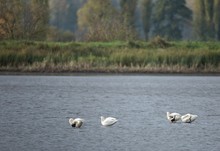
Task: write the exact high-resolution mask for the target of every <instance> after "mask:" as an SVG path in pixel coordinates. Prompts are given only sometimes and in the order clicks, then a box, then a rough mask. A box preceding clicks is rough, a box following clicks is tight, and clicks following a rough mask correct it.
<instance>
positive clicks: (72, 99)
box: [0, 76, 220, 151]
mask: <svg viewBox="0 0 220 151" xmlns="http://www.w3.org/2000/svg"><path fill="white" fill-rule="evenodd" d="M219 90H220V77H217V76H208V77H206V76H0V99H1V100H0V107H1V110H0V118H1V119H0V138H1V139H0V148H1V149H0V150H1V151H9V150H18V151H30V150H49V151H60V150H74V151H87V150H96V151H105V150H106V151H111V150H112V151H113V150H119V151H122V150H151V151H154V150H155V151H159V150H199V151H207V150H212V151H219V150H220V144H219V142H220V126H219V125H220V110H219V109H220V93H219ZM167 111H170V112H179V113H181V114H185V113H193V114H197V115H199V117H198V119H197V120H196V121H195V122H194V123H191V124H187V123H181V122H179V123H176V124H171V123H169V122H168V121H167V119H166V112H167ZM101 115H103V116H113V117H116V118H118V120H119V121H118V122H117V123H116V124H115V125H113V126H112V127H103V126H101V123H100V116H101ZM70 117H82V118H84V119H85V125H83V127H82V128H81V129H73V128H72V127H70V125H69V123H68V119H69V118H70Z"/></svg>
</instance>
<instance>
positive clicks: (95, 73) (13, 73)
mask: <svg viewBox="0 0 220 151" xmlns="http://www.w3.org/2000/svg"><path fill="white" fill-rule="evenodd" d="M99 75H102V76H136V75H137V76H140V75H141V76H152V75H153V76H220V73H217V72H181V73H180V72H98V71H83V72H33V71H31V72H26V71H25V72H24V71H0V76H99Z"/></svg>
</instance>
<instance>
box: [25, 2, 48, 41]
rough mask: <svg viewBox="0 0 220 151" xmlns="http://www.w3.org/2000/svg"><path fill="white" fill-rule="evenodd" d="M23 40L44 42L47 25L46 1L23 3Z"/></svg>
mask: <svg viewBox="0 0 220 151" xmlns="http://www.w3.org/2000/svg"><path fill="white" fill-rule="evenodd" d="M23 6H25V7H24V13H23V38H24V39H34V40H44V39H46V36H47V31H48V24H49V4H48V0H31V1H23Z"/></svg>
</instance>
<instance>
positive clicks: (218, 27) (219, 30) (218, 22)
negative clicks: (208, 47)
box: [213, 0, 220, 40]
mask: <svg viewBox="0 0 220 151" xmlns="http://www.w3.org/2000/svg"><path fill="white" fill-rule="evenodd" d="M213 10H214V17H213V18H214V26H215V33H216V39H217V40H220V12H219V10H220V1H219V0H214V9H213Z"/></svg>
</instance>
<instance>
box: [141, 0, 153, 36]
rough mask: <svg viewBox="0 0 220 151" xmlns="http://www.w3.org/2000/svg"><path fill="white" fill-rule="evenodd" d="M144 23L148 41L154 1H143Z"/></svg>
mask: <svg viewBox="0 0 220 151" xmlns="http://www.w3.org/2000/svg"><path fill="white" fill-rule="evenodd" d="M141 12H142V21H143V26H144V33H145V38H146V39H148V35H149V31H150V26H151V14H152V0H142V1H141Z"/></svg>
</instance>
